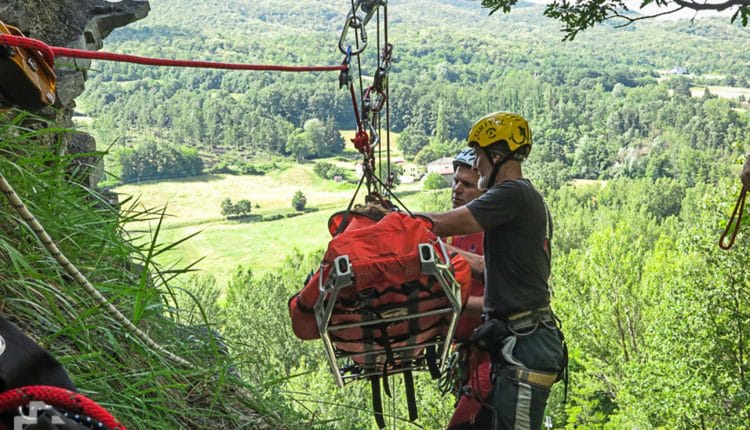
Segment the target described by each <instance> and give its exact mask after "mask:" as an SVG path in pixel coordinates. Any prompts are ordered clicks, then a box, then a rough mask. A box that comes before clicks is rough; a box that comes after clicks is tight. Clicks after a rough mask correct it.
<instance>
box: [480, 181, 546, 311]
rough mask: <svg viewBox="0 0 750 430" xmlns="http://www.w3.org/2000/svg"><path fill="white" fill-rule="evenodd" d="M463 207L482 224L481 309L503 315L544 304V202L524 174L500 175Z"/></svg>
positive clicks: (537, 307) (539, 306)
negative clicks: (506, 177) (503, 178)
mask: <svg viewBox="0 0 750 430" xmlns="http://www.w3.org/2000/svg"><path fill="white" fill-rule="evenodd" d="M466 207H467V208H468V209H469V211H470V212H471V214H472V215H474V218H476V220H477V222H478V223H479V225H480V226H482V228H483V229H484V231H485V233H484V262H485V272H484V281H485V289H484V311H485V312H487V313H491V314H494V315H498V316H508V315H511V314H514V313H518V312H521V311H526V310H532V309H539V308H542V307H545V306H547V305H549V298H550V297H549V286H548V284H547V280H548V278H549V274H550V257H549V254H548V243H547V240H546V239H547V236H548V235H549V234H550V233H547V231H548V225H549V226H551V221H550V223H549V224H548V212H547V207H546V205H545V204H544V199H543V198H542V195H541V194H539V192H538V191H537V190H536V189H535V188H534V186H533V185H531V182H529V181H528V180H527V179H517V180H509V181H503V182H501V183H499V184H496V185H495V186H493V187H492V188H490V189H489V190H487V192H486V193H484V194H482V195H481V196H480V197H479V198H477V199H475V200H474V201H472V202H471V203H468V204H467V205H466Z"/></svg>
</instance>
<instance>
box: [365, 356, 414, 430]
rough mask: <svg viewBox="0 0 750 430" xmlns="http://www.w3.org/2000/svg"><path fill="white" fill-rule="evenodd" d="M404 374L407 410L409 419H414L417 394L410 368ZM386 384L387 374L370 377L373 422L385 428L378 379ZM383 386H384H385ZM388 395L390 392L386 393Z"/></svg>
mask: <svg viewBox="0 0 750 430" xmlns="http://www.w3.org/2000/svg"><path fill="white" fill-rule="evenodd" d="M403 374H404V391H406V407H407V409H408V411H409V421H412V422H414V421H416V419H417V418H418V412H417V396H416V394H415V391H414V375H412V372H411V370H407V371H405V372H403ZM381 378H382V379H383V382H384V383H385V384H386V385H385V386H387V378H388V376H371V377H370V389H371V390H372V410H373V412H374V415H375V422H376V423H377V425H378V428H381V429H382V428H385V417H384V415H383V396H382V394H381V392H380V379H381ZM385 386H384V388H385ZM387 394H388V396H389V397H390V396H391V395H390V393H387Z"/></svg>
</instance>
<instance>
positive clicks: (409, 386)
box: [404, 370, 417, 421]
mask: <svg viewBox="0 0 750 430" xmlns="http://www.w3.org/2000/svg"><path fill="white" fill-rule="evenodd" d="M404 387H405V389H406V407H407V408H408V409H409V421H414V420H416V419H417V399H416V396H415V395H414V377H413V376H412V374H411V370H407V371H406V372H404Z"/></svg>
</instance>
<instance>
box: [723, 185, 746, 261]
mask: <svg viewBox="0 0 750 430" xmlns="http://www.w3.org/2000/svg"><path fill="white" fill-rule="evenodd" d="M746 196H747V188H744V187H743V188H742V191H740V195H739V197H737V203H735V205H734V210H733V211H732V215H731V216H730V217H729V221H727V226H726V228H725V229H724V232H723V233H722V234H721V237H720V238H719V247H720V248H721V249H723V250H725V251H729V250H730V249H731V248H732V246H733V245H734V240H735V239H736V238H737V233H738V232H739V231H740V225H742V213H743V212H744V211H745V197H746ZM735 217H736V219H735ZM732 227H734V230H732V235H731V236H730V237H729V243H727V242H726V238H727V235H728V234H729V230H730V229H732Z"/></svg>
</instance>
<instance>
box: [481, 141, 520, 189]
mask: <svg viewBox="0 0 750 430" xmlns="http://www.w3.org/2000/svg"><path fill="white" fill-rule="evenodd" d="M482 149H483V150H484V153H485V155H486V156H487V159H488V160H493V158H492V154H493V153H492V152H490V151H489V150H488V149H487V148H482ZM515 155H516V154H515V153H514V152H509V153H507V154H504V155H503V158H501V159H500V161H498V162H497V163H495V162H494V161H493V162H492V173H491V174H490V181H489V183H488V184H487V188H488V189H489V188H492V187H493V186H494V185H495V180H496V179H497V174H498V172H500V167H502V165H503V164H505V162H507V161H508V160H510V159H511V158H514V157H515Z"/></svg>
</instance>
